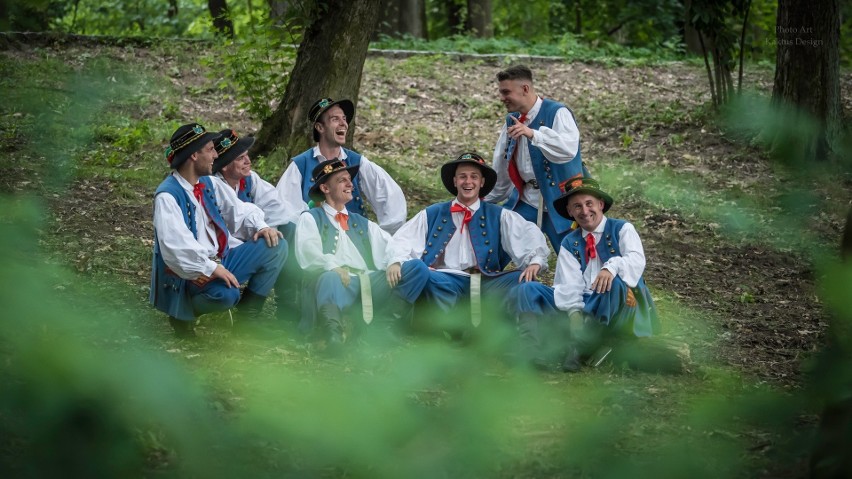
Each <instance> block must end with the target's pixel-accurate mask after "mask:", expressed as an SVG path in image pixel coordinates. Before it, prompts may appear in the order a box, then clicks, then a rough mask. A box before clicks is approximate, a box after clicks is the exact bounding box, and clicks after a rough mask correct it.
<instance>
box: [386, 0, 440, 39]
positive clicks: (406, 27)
mask: <svg viewBox="0 0 852 479" xmlns="http://www.w3.org/2000/svg"><path fill="white" fill-rule="evenodd" d="M377 33H384V34H385V35H388V36H391V37H401V36H403V35H409V36H412V37H414V38H428V36H429V35H428V30H427V29H426V0H382V7H381V20H380V22H379V27H378V29H377Z"/></svg>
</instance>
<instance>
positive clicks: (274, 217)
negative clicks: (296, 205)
mask: <svg viewBox="0 0 852 479" xmlns="http://www.w3.org/2000/svg"><path fill="white" fill-rule="evenodd" d="M251 177H252V190H253V191H252V192H251V193H252V198H254V204H256V205H257V206H258V207H259V208H260V209H261V210H263V213H264V215H265V216H264V219H265V221H266V223H267V224H268V225H269V226H273V227H274V226H279V225H283V224H287V223H290V222H294V221H296V219H297V218H298V217H299V213H301V211H296V210H295V209H293V208H291V207H289V206H288V205H287V204H285V203H284V200H283V199H282V198H281V193H280V192H279V191H278V189H276V188H275V187H274V186H272V184H270V183H269V182H268V181H266V180H264V179H263V178H261V177H260V175H258V174H257V172H255V171H253V170H252V172H251Z"/></svg>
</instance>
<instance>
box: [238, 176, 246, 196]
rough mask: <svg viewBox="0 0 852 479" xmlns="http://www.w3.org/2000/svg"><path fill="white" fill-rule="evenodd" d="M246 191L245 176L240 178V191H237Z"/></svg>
mask: <svg viewBox="0 0 852 479" xmlns="http://www.w3.org/2000/svg"><path fill="white" fill-rule="evenodd" d="M245 189H246V178H245V176H244V177H242V178H240V189H238V190H237V193H239V192H240V191H243V190H245Z"/></svg>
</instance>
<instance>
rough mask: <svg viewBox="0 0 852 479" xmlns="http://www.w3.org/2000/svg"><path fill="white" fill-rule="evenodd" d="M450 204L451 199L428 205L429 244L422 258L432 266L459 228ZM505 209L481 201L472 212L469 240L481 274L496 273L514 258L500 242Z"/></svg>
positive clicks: (494, 274) (427, 236)
mask: <svg viewBox="0 0 852 479" xmlns="http://www.w3.org/2000/svg"><path fill="white" fill-rule="evenodd" d="M451 205H452V201H447V202H444V203H436V204H434V205H431V206H429V207H427V208H426V223H427V227H428V233H427V235H426V248H425V249H424V250H423V254H422V255H421V256H420V259H421V260H422V261H423V262H424V263H426V264H427V265H429V266H434V265H435V262H436V261H438V259H439V258H440V257H441V256H442V255H443V254H444V248H445V247H446V246H447V243H449V242H450V238H451V237H452V236H453V233H455V232H456V226H455V224H454V223H453V217H452V213H451V212H450V206H451ZM502 210H503V208H502V207H500V206H497V205H494V204H491V203H486V202H485V201H480V202H479V210H477V211H475V212H474V213H473V217H472V219H471V220H470V223H468V224H467V226H468V228H470V231H469V233H470V242H471V244H472V245H473V253H474V256H476V263H477V265H478V266H479V269H480V271H481V272H482V274H484V275H486V276H496V275H497V274H499V273H500V272H502V271H503V268H505V267H506V265H508V264H509V262H510V261H512V258H511V257H510V256H509V255H508V254H507V253H506V252H505V251H503V245H502V243H501V242H500V215H501V214H502Z"/></svg>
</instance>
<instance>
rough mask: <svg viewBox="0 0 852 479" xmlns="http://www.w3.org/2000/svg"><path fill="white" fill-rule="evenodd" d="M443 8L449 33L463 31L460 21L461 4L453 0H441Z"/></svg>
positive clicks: (462, 24) (453, 33)
mask: <svg viewBox="0 0 852 479" xmlns="http://www.w3.org/2000/svg"><path fill="white" fill-rule="evenodd" d="M443 3H444V9H445V10H446V12H447V27H448V28H449V29H450V34H451V35H455V34H457V33H462V32H463V31H464V23H463V22H462V14H461V6H459V4H458V3H456V1H455V0H443Z"/></svg>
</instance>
